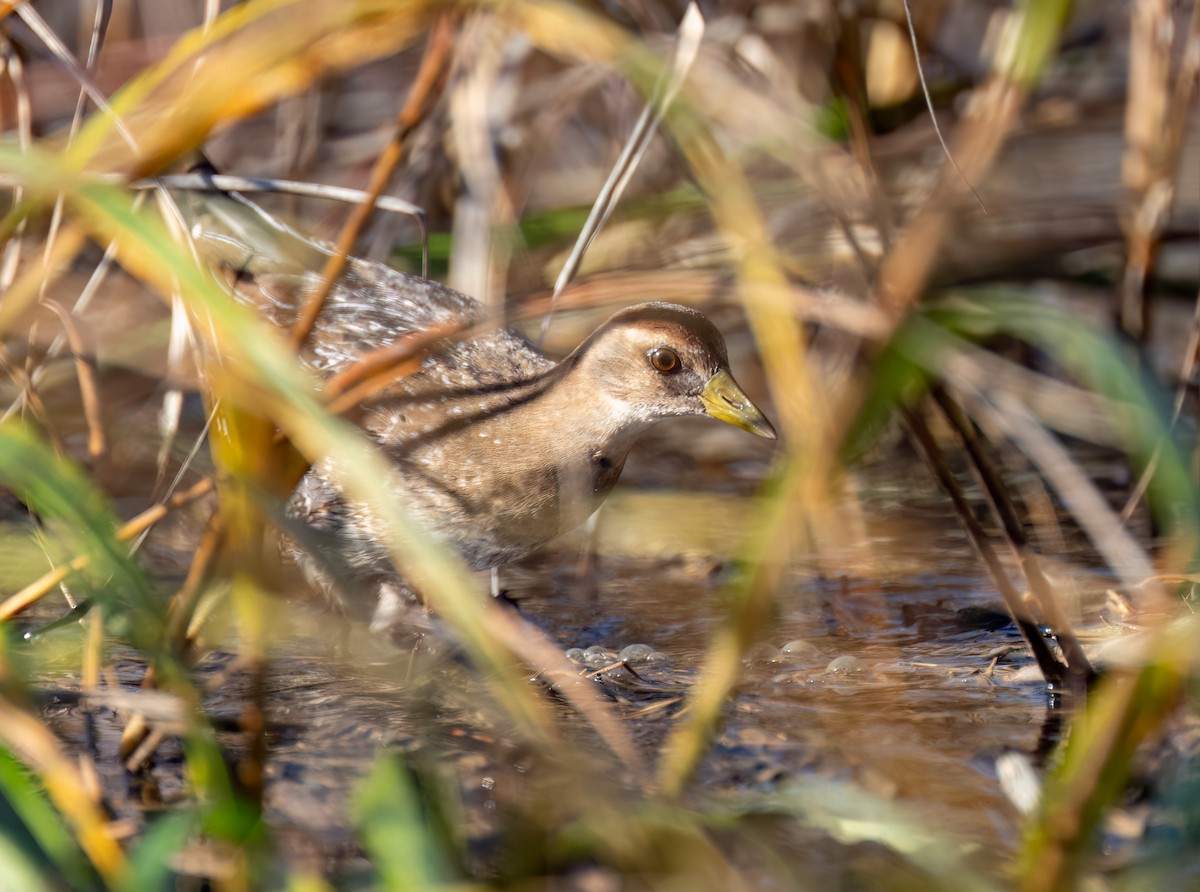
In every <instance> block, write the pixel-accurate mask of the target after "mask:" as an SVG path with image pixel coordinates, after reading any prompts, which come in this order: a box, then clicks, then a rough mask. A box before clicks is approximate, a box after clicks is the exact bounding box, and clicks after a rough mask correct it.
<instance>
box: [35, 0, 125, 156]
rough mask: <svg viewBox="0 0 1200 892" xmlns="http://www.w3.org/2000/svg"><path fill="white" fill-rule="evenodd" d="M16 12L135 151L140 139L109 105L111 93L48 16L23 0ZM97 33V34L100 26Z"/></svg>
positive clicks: (93, 51) (90, 55) (90, 54)
mask: <svg viewBox="0 0 1200 892" xmlns="http://www.w3.org/2000/svg"><path fill="white" fill-rule="evenodd" d="M17 15H19V16H20V17H21V20H22V21H23V22H24V23H25V24H26V25H28V26H29V29H30V30H31V31H33V33H34V34H36V35H37V36H38V39H40V40H41V41H42V43H43V44H45V46H46V49H48V50H50V52H51V53H53V54H54V57H55V58H56V59H58V61H59V62H61V63H62V64H63V66H65V67H66V69H67V70H68V71H69V72H70V73H71V76H72V77H74V78H75V80H76V81H77V82H78V83H79V86H80V89H82V90H83V92H84V93H86V94H87V97H88V98H89V99H90V100H92V102H93V103H95V105H96V107H97V108H98V109H100V110H101V111H102V112H103V113H104V115H105V116H106V117H108V118H110V119H111V120H112V121H113V124H114V126H115V127H116V129H117V132H118V133H119V134H120V135H121V138H122V139H123V140H124V141H125V144H126V145H127V146H128V147H129V149H130V150H131V151H133V152H137V151H138V145H137V140H136V139H134V136H133V134H132V133H131V132H130V131H129V129H128V128H127V127H126V126H125V123H124V122H123V121H122V120H121V119H120V117H119V116H118V115H117V114H116V113H115V112H114V111H113V109H112V108H111V107H110V106H109V104H108V97H106V96H105V95H104V93H103V92H101V90H100V88H99V87H98V86H96V84H95V82H94V81H93V80H92V77H91V75H89V74H88V72H87V71H86V70H85V69H84V68H81V67H80V65H79V62H78V61H76V59H75V56H74V55H73V54H72V53H71V51H70V50H69V49H67V47H66V44H64V43H63V42H62V40H61V39H60V38H59V36H58V35H57V34H56V33H54V29H53V28H51V27H50V26H49V25H48V24H47V23H46V20H45V19H43V18H42V17H41V15H40V14H39V13H38V12H37V10H35V9H34V8H33V5H32V4H30V3H21V4H20V5H19V6H18V7H17ZM94 33H96V34H98V33H99V32H98V29H97V31H96V32H94ZM96 45H97V44H96V43H95V42H93V44H92V47H91V50H90V52H89V60H90V59H92V58H94V53H95V47H96Z"/></svg>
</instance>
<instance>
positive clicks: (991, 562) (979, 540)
mask: <svg viewBox="0 0 1200 892" xmlns="http://www.w3.org/2000/svg"><path fill="white" fill-rule="evenodd" d="M905 423H906V425H907V427H908V429H909V430H910V431H911V433H912V435H913V439H914V441H915V442H916V444H917V446H918V447H919V448H920V450H921V452H922V453H923V455H924V457H925V460H926V462H927V463H928V464H929V466H930V468H931V469H932V470H933V473H934V476H935V477H936V478H937V480H938V483H939V484H940V485H941V486H942V488H943V489H944V490H945V491H946V493H947V495H949V496H950V501H951V502H952V503H953V505H954V512H955V514H957V515H958V519H959V522H960V523H961V524H962V525H963V528H964V529H965V530H966V531H967V536H968V537H969V538H970V540H971V545H972V547H973V548H974V549H975V552H976V554H978V555H979V559H980V560H981V561H983V564H984V566H985V567H986V568H987V571H988V574H989V575H990V576H991V577H992V581H993V582H994V583H995V584H996V590H997V591H999V592H1000V596H1001V597H1002V598H1003V599H1004V606H1005V607H1007V608H1008V612H1009V614H1010V615H1011V616H1012V618H1013V621H1014V622H1016V624H1017V628H1018V629H1020V631H1021V637H1022V638H1024V639H1025V644H1026V646H1027V647H1028V648H1029V651H1030V653H1032V654H1033V658H1034V661H1035V662H1036V663H1037V665H1038V668H1039V669H1040V670H1041V672H1042V677H1043V678H1045V679H1046V681H1047V683H1048V684H1051V685H1054V686H1056V687H1057V686H1059V685H1061V684H1062V683H1063V682H1064V681H1065V680H1066V678H1067V667H1064V666H1063V664H1062V663H1061V662H1059V661H1058V660H1057V659H1056V658H1055V656H1054V654H1053V653H1051V651H1050V647H1049V645H1047V644H1046V639H1045V638H1044V637H1043V636H1042V633H1041V629H1040V628H1039V627H1038V623H1037V620H1036V618H1035V617H1033V616H1031V615H1030V613H1029V610H1028V608H1027V607H1026V606H1025V602H1024V599H1023V598H1022V597H1021V593H1020V592H1019V591H1018V590H1017V588H1016V586H1014V585H1013V583H1012V580H1011V579H1009V577H1008V573H1007V572H1006V571H1005V569H1004V565H1003V564H1001V563H1000V559H999V558H998V557H997V556H996V552H995V551H994V550H993V549H992V546H991V543H989V542H988V539H987V534H986V533H985V532H984V530H983V527H982V526H981V525H980V523H979V521H977V520H976V519H975V515H974V513H973V512H972V510H971V506H970V504H969V503H968V502H967V499H966V496H965V495H963V491H962V487H960V486H959V485H958V480H957V479H956V478H955V476H954V472H953V471H952V470H951V469H950V466H949V465H948V464H947V463H946V457H945V455H944V454H943V453H942V450H941V449H940V448H939V447H938V445H937V441H936V440H935V439H934V438H933V435H932V433H930V431H929V426H928V425H926V424H925V420H924V419H923V418H922V417H921V416H920V415H918V414H917V413H916V412H909V413H907V414H906V416H905Z"/></svg>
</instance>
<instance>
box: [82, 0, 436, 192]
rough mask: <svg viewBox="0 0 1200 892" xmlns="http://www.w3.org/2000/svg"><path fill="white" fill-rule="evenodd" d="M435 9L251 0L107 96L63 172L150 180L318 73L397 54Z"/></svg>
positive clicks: (418, 1)
mask: <svg viewBox="0 0 1200 892" xmlns="http://www.w3.org/2000/svg"><path fill="white" fill-rule="evenodd" d="M438 9H439V4H438V3H436V2H434V0H408V2H400V3H396V2H391V0H351V2H347V3H339V4H334V5H330V4H328V3H323V2H317V0H260V2H254V3H247V4H244V5H241V6H237V7H234V8H233V9H231V10H230V11H228V12H226V13H225V14H224V15H222V16H221V17H220V18H218V19H217V20H216V21H215V22H213V23H212V24H211V26H209V27H206V28H205V29H203V30H198V31H193V32H192V33H191V34H189V35H186V36H185V37H183V38H182V39H180V40H179V41H178V42H177V43H176V44H175V45H174V47H173V48H172V50H171V51H170V52H169V53H168V54H167V57H166V58H165V59H164V60H163V61H162V62H161V63H159V64H158V65H156V66H154V67H153V68H151V69H149V70H148V71H146V72H144V73H143V74H142V75H140V76H139V77H138V78H137V79H135V80H134V81H133V82H132V83H130V84H129V85H128V86H126V87H125V88H124V89H123V90H122V91H121V92H120V93H119V94H118V95H117V96H115V97H114V98H113V100H112V102H111V106H112V110H113V114H112V115H104V116H99V117H94V118H93V119H92V120H91V121H90V122H89V123H88V125H87V126H86V127H85V128H84V129H83V131H82V132H81V133H80V136H79V139H78V140H76V141H75V143H74V144H72V146H71V147H70V148H69V149H68V150H67V153H66V162H67V166H68V167H69V168H72V169H75V170H83V169H92V170H105V171H113V172H115V171H121V172H125V173H127V174H132V175H133V177H135V178H136V177H141V176H147V175H150V174H154V173H157V172H159V171H160V170H162V169H163V167H164V166H165V165H167V164H168V163H170V162H171V161H172V160H174V159H175V158H177V157H178V156H179V155H180V154H181V153H183V152H185V151H187V150H188V149H190V148H192V147H194V146H196V145H197V144H199V143H200V142H201V141H202V140H203V139H204V138H205V137H206V136H207V135H208V133H209V132H210V131H211V130H212V128H213V127H215V126H217V125H218V124H220V123H227V122H230V121H234V120H237V119H239V118H243V117H245V116H247V115H250V114H253V113H254V112H256V111H259V110H261V109H263V108H266V107H267V106H268V105H270V104H271V103H273V102H275V101H277V100H279V99H281V98H283V97H285V96H291V95H294V94H296V93H298V92H300V91H301V90H303V89H305V88H306V87H307V86H308V85H310V84H311V83H313V81H315V80H316V79H317V78H319V77H321V76H322V75H324V74H326V73H329V72H333V71H338V70H341V69H344V68H348V67H351V66H357V65H362V64H364V63H365V62H367V61H369V60H371V59H374V58H379V57H381V56H385V55H388V54H390V53H393V52H396V51H397V50H399V49H401V48H402V47H404V46H406V45H407V44H408V43H409V42H411V41H412V40H413V39H414V38H416V37H417V35H419V34H420V33H422V32H423V31H424V30H425V28H426V25H427V22H428V20H429V18H430V17H432V16H433V15H435V14H436V13H437V11H438ZM114 118H119V119H120V120H122V121H123V122H125V124H126V125H127V126H128V127H129V129H130V131H131V132H133V133H134V134H135V136H136V138H137V143H138V151H137V152H136V153H132V152H130V151H129V150H128V149H127V148H126V147H125V146H124V145H123V144H122V143H121V142H114V141H113V140H112V138H111V130H112V122H113V120H114Z"/></svg>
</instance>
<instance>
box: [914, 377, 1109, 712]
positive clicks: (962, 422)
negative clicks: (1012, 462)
mask: <svg viewBox="0 0 1200 892" xmlns="http://www.w3.org/2000/svg"><path fill="white" fill-rule="evenodd" d="M933 396H934V399H935V400H936V402H937V404H938V407H939V408H940V409H941V410H942V415H943V416H944V417H945V418H946V420H947V421H948V422H949V423H950V426H951V427H952V428H953V429H954V430H955V431H956V432H957V434H958V436H959V438H960V439H961V440H962V443H963V446H965V447H966V450H967V455H968V456H969V457H970V459H971V466H972V468H973V470H974V471H975V475H976V479H978V480H979V483H980V486H981V487H982V489H983V493H984V495H985V497H986V498H987V500H988V506H989V507H990V508H991V510H992V515H993V516H994V517H995V518H996V521H997V522H998V523H999V524H1000V528H1001V529H1002V530H1003V531H1004V535H1005V538H1006V539H1007V540H1008V544H1009V548H1010V549H1011V550H1012V553H1013V557H1015V558H1016V559H1017V562H1018V563H1019V564H1020V566H1021V570H1022V572H1023V573H1024V574H1025V581H1026V582H1027V583H1028V584H1029V590H1030V594H1031V595H1032V596H1033V599H1034V601H1035V602H1036V604H1037V606H1038V610H1039V611H1041V614H1042V619H1043V620H1044V621H1045V622H1047V623H1048V624H1049V625H1050V628H1051V630H1052V631H1053V632H1054V635H1055V637H1056V638H1057V639H1058V643H1059V646H1060V647H1061V648H1062V652H1063V656H1064V657H1066V660H1067V667H1068V670H1069V672H1070V674H1071V675H1072V676H1073V677H1074V678H1075V679H1078V687H1079V690H1077V691H1075V693H1079V694H1082V693H1084V692H1085V691H1084V689H1085V688H1086V686H1087V684H1088V683H1089V682H1091V681H1092V679H1094V678H1095V677H1096V672H1095V670H1094V669H1092V665H1091V663H1090V662H1089V661H1088V658H1087V655H1086V654H1084V652H1083V646H1082V645H1081V644H1080V643H1079V639H1078V638H1077V637H1076V635H1075V632H1074V631H1073V630H1072V628H1071V624H1070V621H1069V620H1068V619H1067V617H1066V614H1064V613H1063V611H1062V608H1061V606H1060V605H1059V601H1058V598H1057V597H1056V596H1055V594H1054V592H1053V591H1052V590H1051V587H1050V582H1049V580H1047V579H1046V574H1045V573H1044V572H1043V571H1042V566H1041V562H1040V561H1039V560H1038V559H1037V555H1035V554H1034V553H1033V551H1032V550H1031V549H1030V547H1029V538H1028V537H1027V536H1026V535H1025V526H1024V524H1022V523H1021V520H1020V518H1019V517H1018V516H1017V511H1016V508H1015V506H1014V505H1013V503H1012V500H1011V499H1010V498H1009V497H1008V490H1007V488H1006V487H1005V486H1004V481H1003V480H1002V479H1001V477H1000V474H999V472H998V471H997V470H996V466H995V465H994V464H993V463H992V460H991V457H990V456H989V455H988V454H987V452H986V451H985V450H984V448H983V444H982V443H981V442H980V440H979V437H978V436H977V435H976V433H975V430H974V428H973V427H972V426H971V423H970V422H969V421H968V420H967V418H966V416H965V415H964V414H963V411H962V409H961V408H960V407H959V406H958V404H957V403H955V402H954V401H953V400H951V399H950V397H949V396H948V395H947V394H946V392H945V391H944V390H943V389H942V388H940V387H938V388H934V391H933Z"/></svg>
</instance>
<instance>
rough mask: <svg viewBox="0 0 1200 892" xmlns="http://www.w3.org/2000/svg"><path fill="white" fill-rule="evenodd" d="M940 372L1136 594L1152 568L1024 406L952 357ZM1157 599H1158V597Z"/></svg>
mask: <svg viewBox="0 0 1200 892" xmlns="http://www.w3.org/2000/svg"><path fill="white" fill-rule="evenodd" d="M945 368H946V373H945V374H946V378H947V379H948V380H951V381H953V382H954V390H955V391H957V392H959V393H960V394H961V395H962V400H961V401H962V403H963V405H964V406H965V407H966V408H967V410H968V411H969V412H971V413H972V415H975V416H976V417H979V418H981V419H982V421H983V422H984V423H985V424H987V425H989V426H992V427H994V428H995V429H996V430H999V431H1001V432H1003V433H1004V435H1005V436H1007V437H1009V438H1010V439H1011V440H1012V441H1013V442H1014V443H1015V444H1016V445H1018V446H1019V447H1020V449H1021V451H1022V452H1023V453H1024V454H1025V455H1026V456H1028V457H1029V459H1030V461H1032V462H1033V464H1034V465H1035V466H1036V467H1038V469H1039V470H1040V471H1041V473H1042V475H1043V476H1044V477H1045V478H1046V479H1047V480H1048V481H1049V482H1050V485H1051V486H1052V487H1053V488H1054V490H1055V491H1056V492H1057V493H1058V496H1059V498H1060V499H1062V501H1063V502H1064V503H1065V504H1067V505H1070V506H1071V510H1072V514H1073V515H1074V516H1075V518H1076V519H1077V520H1078V521H1079V523H1080V525H1081V526H1082V527H1083V528H1084V529H1085V530H1086V531H1087V533H1088V535H1089V536H1090V537H1091V539H1092V541H1093V543H1094V544H1095V546H1096V548H1097V549H1098V550H1099V551H1100V553H1101V554H1103V555H1104V557H1105V560H1106V561H1107V562H1108V564H1109V566H1110V567H1112V568H1113V570H1114V571H1115V572H1116V573H1117V574H1118V575H1119V576H1120V578H1121V580H1122V583H1123V584H1124V585H1125V586H1127V587H1128V588H1135V587H1136V586H1138V585H1139V584H1141V583H1142V582H1143V581H1144V580H1146V579H1148V578H1150V577H1152V576H1154V575H1155V571H1154V565H1153V563H1152V562H1151V561H1150V559H1149V558H1148V557H1147V556H1146V553H1145V552H1144V551H1143V550H1142V548H1141V547H1140V546H1139V545H1138V544H1137V543H1136V542H1135V541H1134V540H1133V537H1132V536H1130V534H1129V533H1128V532H1127V531H1126V530H1125V528H1124V527H1123V526H1122V524H1121V519H1120V517H1118V516H1117V515H1116V513H1114V512H1113V510H1112V509H1111V508H1110V507H1109V506H1108V503H1107V502H1106V501H1105V499H1104V497H1103V496H1102V495H1101V494H1100V493H1099V492H1098V491H1097V490H1096V487H1095V484H1094V483H1092V482H1091V481H1090V480H1089V479H1088V478H1087V475H1086V474H1085V473H1084V472H1083V471H1082V469H1080V468H1079V466H1078V465H1077V464H1076V463H1075V462H1074V461H1072V459H1071V458H1070V456H1069V455H1068V454H1067V452H1066V450H1065V449H1064V448H1063V447H1062V445H1061V444H1060V443H1058V442H1057V441H1056V440H1055V439H1054V438H1053V437H1051V436H1050V434H1048V433H1047V432H1046V431H1045V429H1044V428H1042V426H1041V425H1040V424H1038V423H1037V421H1036V420H1035V419H1034V418H1032V417H1031V416H1030V415H1029V412H1028V410H1027V409H1026V408H1025V407H1024V406H1023V405H1021V404H1020V403H1019V402H1018V401H1017V400H1015V399H1014V398H1013V397H1012V396H1011V395H1009V394H1007V393H1004V392H993V391H991V389H990V388H988V386H987V384H986V382H983V381H980V380H979V376H978V370H977V368H976V367H975V366H974V365H973V364H972V363H971V362H970V361H969V359H967V358H965V357H962V356H956V357H951V358H950V359H948V360H947V363H946V367H945ZM1156 596H1157V597H1161V593H1158V594H1157V595H1156Z"/></svg>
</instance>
